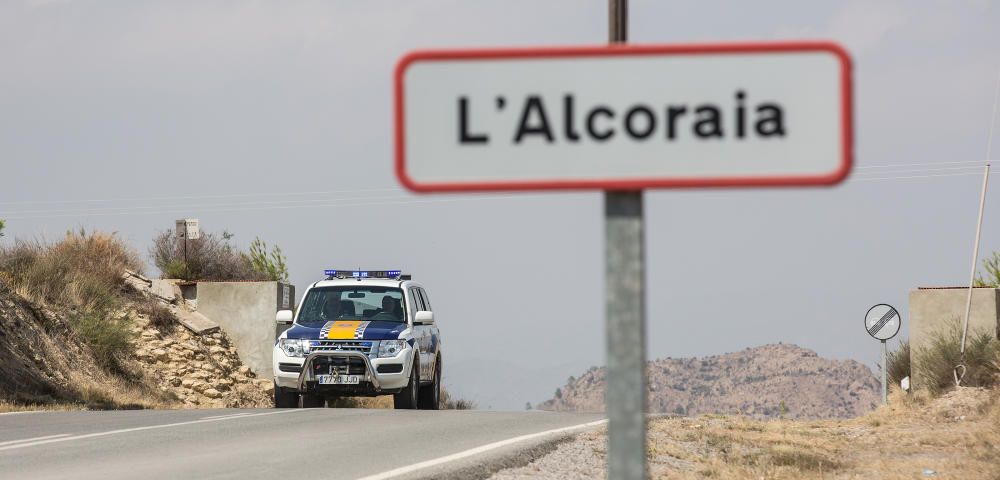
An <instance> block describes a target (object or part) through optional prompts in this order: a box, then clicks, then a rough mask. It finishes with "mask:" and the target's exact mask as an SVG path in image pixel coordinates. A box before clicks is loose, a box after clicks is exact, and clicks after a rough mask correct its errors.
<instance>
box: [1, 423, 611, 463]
mask: <svg viewBox="0 0 1000 480" xmlns="http://www.w3.org/2000/svg"><path fill="white" fill-rule="evenodd" d="M600 419H601V417H600V416H599V415H592V414H563V413H549V412H494V411H474V410H464V411H439V412H431V411H412V410H411V411H394V410H356V409H303V410H299V409H293V410H143V411H138V410H136V411H110V412H39V413H17V414H0V478H2V479H8V478H12V479H13V478H18V479H20V478H24V479H33V480H42V479H50V478H59V479H63V478H73V479H81V480H84V479H101V480H108V479H116V478H128V479H136V478H138V479H142V480H153V479H171V480H173V479H177V478H199V479H201V478H205V479H208V478H233V479H236V478H238V479H240V480H250V479H258V478H267V479H275V478H292V477H294V478H316V479H320V478H324V479H325V478H363V477H366V476H376V477H377V478H390V477H393V475H388V474H387V472H392V471H393V470H396V474H397V475H396V476H399V478H414V477H416V476H428V475H429V473H428V472H435V471H437V472H441V473H442V474H441V475H437V474H434V475H431V476H446V475H444V474H443V472H452V474H454V472H455V471H457V469H458V468H459V467H460V466H461V468H465V469H469V468H476V466H477V465H481V464H485V462H489V461H494V462H495V461H496V458H498V457H499V456H506V457H511V456H517V455H519V454H521V453H518V452H519V451H521V450H524V449H525V448H529V446H531V445H534V446H531V447H530V448H538V446H539V445H542V444H543V443H545V441H546V440H548V439H551V438H553V437H555V436H557V434H545V435H536V436H535V437H533V438H527V439H521V440H518V441H516V442H505V443H509V445H503V446H502V447H499V448H493V446H496V444H497V443H498V442H503V441H505V440H509V439H517V438H519V437H524V436H527V435H531V434H537V433H540V432H547V431H551V430H556V429H564V428H565V427H571V426H575V425H581V424H586V423H591V422H595V421H598V420H600ZM591 428H593V427H591ZM565 434H566V432H563V435H565ZM483 446H489V447H487V448H486V449H484V448H479V447H483ZM470 450H472V451H470ZM482 450H489V452H485V451H482ZM499 452H504V453H499ZM491 456H492V457H491ZM442 457H445V458H442ZM449 457H450V458H449ZM490 458H492V460H491V459H490ZM420 464H423V465H424V467H423V468H420V469H419V470H418V469H416V467H419V466H420ZM415 466H416V467H415ZM466 471H468V470H466ZM463 476H464V475H463Z"/></svg>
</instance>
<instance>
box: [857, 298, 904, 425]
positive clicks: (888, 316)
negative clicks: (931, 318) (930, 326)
mask: <svg viewBox="0 0 1000 480" xmlns="http://www.w3.org/2000/svg"><path fill="white" fill-rule="evenodd" d="M901 323H902V319H900V317H899V312H898V311H896V309H895V308H893V307H892V306H891V305H886V304H884V303H880V304H878V305H875V306H874V307H872V308H869V309H868V313H866V314H865V330H867V331H868V335H871V336H872V337H873V338H875V339H876V340H879V341H880V343H882V368H881V370H882V404H883V405H885V404H887V403H889V390H888V384H887V383H886V382H888V378H887V374H886V373H887V371H888V365H889V354H888V353H887V352H886V347H885V341H886V340H888V339H890V338H892V337H895V336H896V334H897V333H899V325H900V324H901Z"/></svg>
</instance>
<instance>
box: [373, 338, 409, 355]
mask: <svg viewBox="0 0 1000 480" xmlns="http://www.w3.org/2000/svg"><path fill="white" fill-rule="evenodd" d="M404 347H406V340H382V342H381V343H379V344H378V356H379V358H382V357H395V356H396V355H398V354H399V352H400V351H402V350H403V348H404Z"/></svg>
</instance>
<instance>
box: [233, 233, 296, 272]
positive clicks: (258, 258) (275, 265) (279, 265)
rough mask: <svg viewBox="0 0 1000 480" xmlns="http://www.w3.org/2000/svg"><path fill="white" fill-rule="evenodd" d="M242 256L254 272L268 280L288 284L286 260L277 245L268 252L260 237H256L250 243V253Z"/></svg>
mask: <svg viewBox="0 0 1000 480" xmlns="http://www.w3.org/2000/svg"><path fill="white" fill-rule="evenodd" d="M243 256H244V257H245V258H246V259H247V261H249V262H250V265H251V266H252V267H253V269H254V270H255V271H257V272H260V273H261V274H263V275H264V276H266V277H267V278H268V279H269V280H271V281H275V282H285V283H287V282H288V265H287V264H286V263H285V262H286V258H285V255H284V254H282V253H281V248H280V247H278V246H277V245H275V246H274V248H272V249H271V251H270V252H268V250H267V244H266V243H264V241H263V240H261V239H260V237H257V238H255V239H254V240H253V242H251V243H250V253H248V254H246V253H245V254H243Z"/></svg>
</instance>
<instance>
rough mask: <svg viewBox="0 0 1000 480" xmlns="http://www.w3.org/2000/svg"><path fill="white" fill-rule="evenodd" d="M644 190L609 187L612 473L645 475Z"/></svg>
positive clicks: (616, 28) (623, 17) (617, 39)
mask: <svg viewBox="0 0 1000 480" xmlns="http://www.w3.org/2000/svg"><path fill="white" fill-rule="evenodd" d="M627 39H628V2H627V0H608V42H609V43H610V44H611V45H615V44H623V43H625V41H626V40H627ZM642 203H643V202H642V191H641V190H633V191H610V190H608V191H605V193H604V243H605V244H604V249H605V259H606V260H605V261H606V262H607V263H606V265H605V278H604V283H605V292H606V293H605V295H606V304H607V307H606V308H607V313H606V315H607V342H608V344H607V348H608V377H607V378H608V381H607V393H606V397H605V400H606V405H607V415H608V478H610V479H614V480H620V479H625V480H644V479H645V478H646V291H645V281H646V279H645V271H644V268H643V265H644V263H645V258H644V256H645V253H644V251H643V250H644V245H643V214H642V210H643V208H642Z"/></svg>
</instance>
